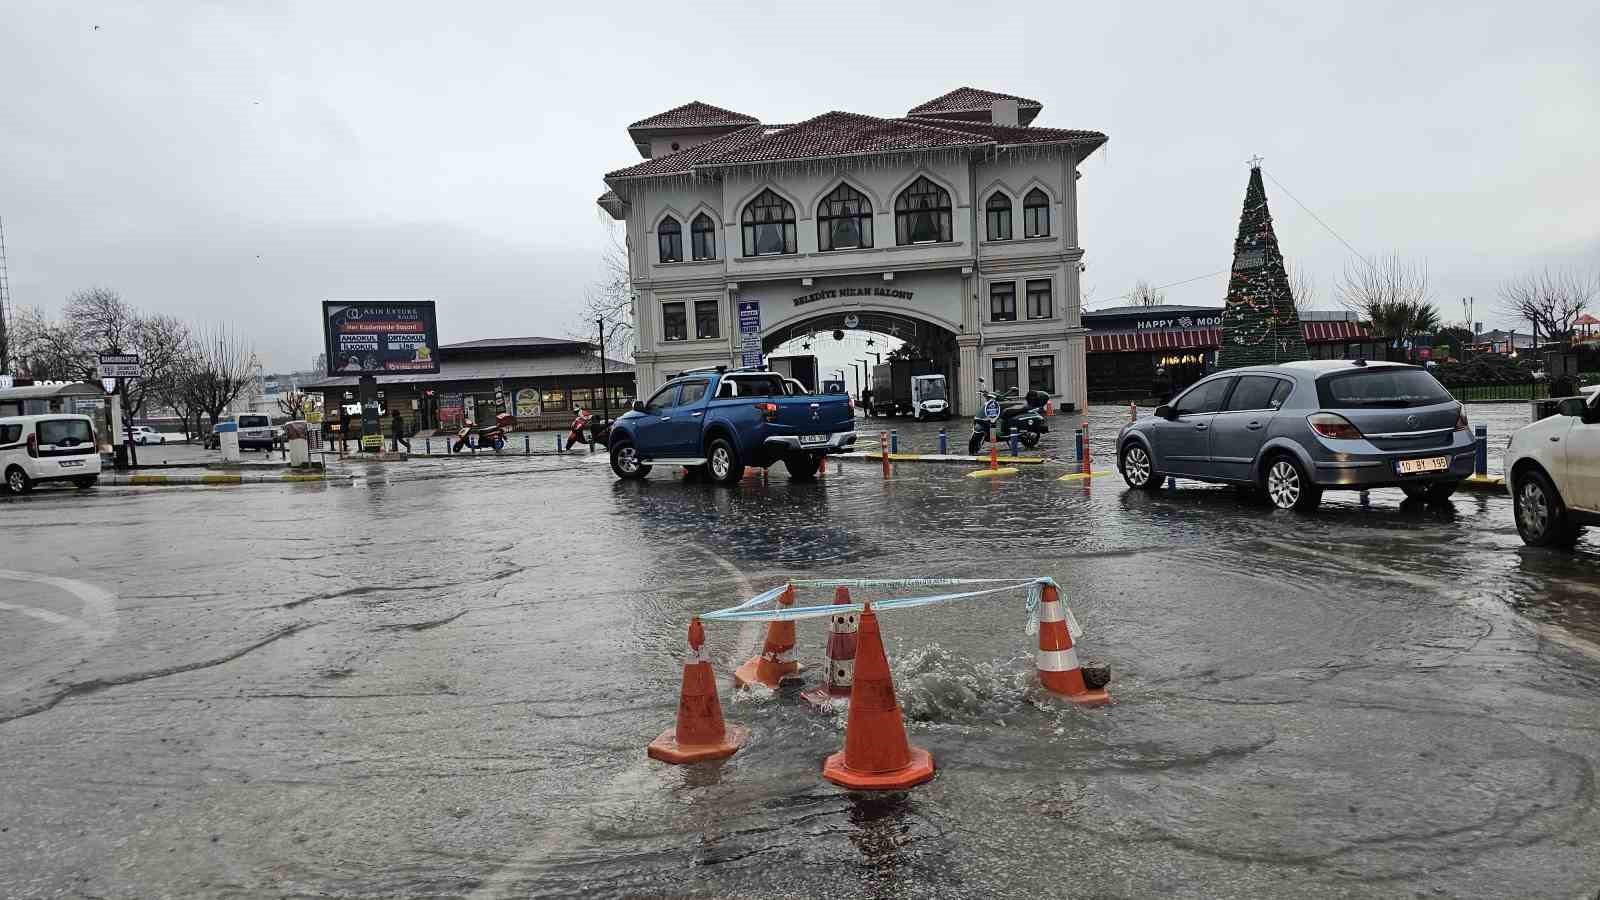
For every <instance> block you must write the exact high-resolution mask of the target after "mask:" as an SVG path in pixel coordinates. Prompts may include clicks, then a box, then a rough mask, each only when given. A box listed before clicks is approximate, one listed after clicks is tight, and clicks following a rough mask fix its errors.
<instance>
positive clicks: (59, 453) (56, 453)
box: [0, 413, 100, 494]
mask: <svg viewBox="0 0 1600 900" xmlns="http://www.w3.org/2000/svg"><path fill="white" fill-rule="evenodd" d="M0 476H3V477H4V480H3V481H0V485H4V489H5V490H6V491H7V492H8V493H12V494H26V493H28V492H29V491H31V490H33V486H34V485H35V484H38V483H40V482H44V481H70V482H72V483H73V484H75V485H77V486H78V487H80V488H87V487H93V486H94V484H95V482H97V481H99V480H100V447H99V445H98V444H97V443H96V442H95V437H94V422H93V421H91V420H90V419H89V417H88V416H79V415H66V414H61V413H55V414H51V415H36V416H7V417H6V418H0Z"/></svg>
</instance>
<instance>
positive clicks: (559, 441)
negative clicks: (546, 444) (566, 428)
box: [556, 434, 561, 453]
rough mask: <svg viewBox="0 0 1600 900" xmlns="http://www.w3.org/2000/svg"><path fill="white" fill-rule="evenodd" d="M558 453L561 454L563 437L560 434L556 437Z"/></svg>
mask: <svg viewBox="0 0 1600 900" xmlns="http://www.w3.org/2000/svg"><path fill="white" fill-rule="evenodd" d="M556 452H557V453H560V452H561V435H560V434H557V435H556Z"/></svg>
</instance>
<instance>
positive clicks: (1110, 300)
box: [1095, 269, 1232, 304]
mask: <svg viewBox="0 0 1600 900" xmlns="http://www.w3.org/2000/svg"><path fill="white" fill-rule="evenodd" d="M1230 271H1232V270H1231V269H1219V270H1218V271H1215V272H1208V273H1206V274H1205V275H1196V276H1194V277H1193V278H1185V279H1182V280H1181V281H1174V282H1171V283H1168V284H1158V285H1156V286H1155V287H1153V288H1151V289H1150V290H1152V291H1164V290H1166V289H1167V288H1170V287H1177V286H1178V285H1180V284H1188V283H1189V282H1191V281H1200V280H1202V279H1206V278H1215V277H1217V276H1218V275H1226V274H1228V273H1229V272H1230ZM1132 296H1133V291H1129V292H1127V293H1126V294H1123V295H1122V296H1120V297H1110V298H1108V299H1106V300H1104V301H1100V300H1096V301H1095V303H1096V304H1099V303H1101V302H1105V303H1113V302H1115V301H1117V300H1126V299H1128V298H1129V297H1132Z"/></svg>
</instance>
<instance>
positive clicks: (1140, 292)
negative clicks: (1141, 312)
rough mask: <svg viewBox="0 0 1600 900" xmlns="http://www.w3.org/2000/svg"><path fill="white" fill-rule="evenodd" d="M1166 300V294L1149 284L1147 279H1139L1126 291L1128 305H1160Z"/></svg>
mask: <svg viewBox="0 0 1600 900" xmlns="http://www.w3.org/2000/svg"><path fill="white" fill-rule="evenodd" d="M1166 302H1167V295H1166V294H1163V293H1161V292H1160V291H1158V290H1156V289H1155V288H1154V287H1151V286H1150V282H1148V281H1143V280H1141V281H1139V282H1138V283H1137V284H1135V285H1134V286H1133V290H1132V291H1130V292H1129V293H1128V304H1129V305H1130V306H1160V305H1162V304H1163V303H1166Z"/></svg>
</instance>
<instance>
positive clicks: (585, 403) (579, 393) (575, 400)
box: [572, 388, 595, 409]
mask: <svg viewBox="0 0 1600 900" xmlns="http://www.w3.org/2000/svg"><path fill="white" fill-rule="evenodd" d="M594 401H595V389H594V388H573V389H572V405H573V406H581V407H583V408H584V409H588V408H589V407H591V406H593V405H594Z"/></svg>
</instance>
